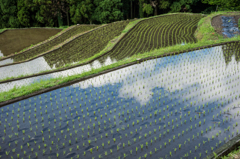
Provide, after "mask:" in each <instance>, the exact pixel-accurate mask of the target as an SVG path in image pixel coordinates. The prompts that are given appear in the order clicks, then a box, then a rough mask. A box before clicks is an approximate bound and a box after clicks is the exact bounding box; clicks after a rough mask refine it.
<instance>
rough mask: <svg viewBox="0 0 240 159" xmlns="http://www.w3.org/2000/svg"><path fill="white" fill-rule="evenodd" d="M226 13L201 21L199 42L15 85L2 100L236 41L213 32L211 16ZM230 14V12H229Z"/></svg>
mask: <svg viewBox="0 0 240 159" xmlns="http://www.w3.org/2000/svg"><path fill="white" fill-rule="evenodd" d="M224 13H226V12H225V11H221V12H216V13H212V14H210V15H209V16H207V17H204V18H202V19H201V20H200V21H199V23H198V29H197V32H196V33H195V36H196V37H197V39H199V41H198V42H197V43H191V44H186V45H175V46H168V47H165V48H160V49H155V50H151V51H149V52H145V53H144V54H137V55H133V56H131V57H129V58H128V59H127V60H120V61H118V62H116V63H114V64H111V65H108V66H103V67H102V68H98V69H92V70H91V71H89V72H84V73H82V74H81V75H73V76H69V77H59V78H54V79H49V80H45V81H41V82H39V83H33V84H31V85H28V86H22V87H20V88H16V87H15V88H13V89H12V90H9V91H7V92H1V93H0V102H3V101H6V100H10V99H13V98H16V97H20V96H24V95H28V94H30V93H33V92H36V91H39V90H41V89H44V88H49V87H52V86H55V85H59V84H63V83H66V82H69V81H72V80H75V79H80V78H82V77H85V76H88V75H93V74H96V73H99V72H102V71H104V70H108V69H111V68H114V67H117V66H121V65H124V64H127V63H130V62H133V61H137V59H139V58H146V57H149V56H157V55H163V54H165V53H169V52H180V51H182V50H187V49H194V48H196V47H200V46H205V45H212V44H218V43H222V42H229V41H233V40H236V41H238V40H240V36H238V37H233V38H226V39H224V38H223V37H222V36H221V35H217V34H214V35H213V34H211V33H213V32H214V29H213V27H212V26H211V23H210V19H211V17H213V16H215V15H217V14H224ZM170 14H176V13H170ZM184 14H191V13H184ZM165 15H166V14H165ZM228 15H229V13H228ZM100 54H101V53H99V54H96V55H94V56H93V57H91V58H88V59H86V60H84V61H87V60H90V59H93V58H95V57H97V56H99V55H100Z"/></svg>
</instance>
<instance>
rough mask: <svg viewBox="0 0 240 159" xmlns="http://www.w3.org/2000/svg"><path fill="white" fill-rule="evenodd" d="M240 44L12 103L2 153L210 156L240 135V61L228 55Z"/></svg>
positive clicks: (4, 113)
mask: <svg viewBox="0 0 240 159" xmlns="http://www.w3.org/2000/svg"><path fill="white" fill-rule="evenodd" d="M239 46H240V43H239V42H238V43H235V44H232V45H230V46H222V47H221V46H218V47H213V48H208V49H205V50H198V51H193V52H187V53H184V54H179V55H175V56H168V57H164V58H158V59H154V60H149V61H146V62H142V63H140V64H136V65H132V66H130V67H126V68H123V69H120V70H117V71H113V72H110V73H107V74H105V75H101V76H98V77H95V78H92V79H89V80H85V81H83V82H79V83H76V84H73V85H71V86H68V87H64V88H61V89H57V90H54V91H51V92H47V93H43V94H41V95H38V96H34V97H31V98H29V99H26V100H22V101H19V102H16V103H13V104H10V105H7V106H5V107H3V108H2V109H1V119H0V121H1V128H2V131H1V140H2V143H4V144H2V145H1V150H2V153H1V155H2V157H3V158H6V157H7V156H14V157H17V156H18V155H19V156H20V158H22V157H23V158H24V156H26V157H28V156H29V155H30V158H35V157H36V156H37V157H38V158H46V157H51V158H57V157H58V158H71V157H72V158H73V157H74V158H75V157H76V158H111V159H112V158H140V157H141V158H166V157H167V158H184V157H186V156H188V157H189V158H202V157H204V156H206V155H207V154H209V153H211V152H212V151H214V150H215V149H217V148H218V147H219V146H221V145H222V144H223V143H225V142H227V141H228V140H229V139H231V138H233V137H234V136H235V135H237V134H238V133H239V132H238V130H239V125H238V121H239V110H240V108H239V104H240V103H239V101H238V99H239V97H240V92H239V90H238V87H239V75H240V73H239V64H238V63H237V62H236V61H235V60H234V59H232V60H231V62H229V63H228V65H226V63H225V58H224V55H225V56H226V55H227V56H231V52H232V51H233V50H234V51H239ZM226 50H228V51H226ZM230 50H232V51H230ZM238 56H239V55H238ZM216 61H218V62H216ZM5 152H6V153H5ZM9 153H10V154H9Z"/></svg>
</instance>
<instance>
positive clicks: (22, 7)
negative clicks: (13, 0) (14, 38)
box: [17, 0, 31, 27]
mask: <svg viewBox="0 0 240 159" xmlns="http://www.w3.org/2000/svg"><path fill="white" fill-rule="evenodd" d="M17 9H18V12H17V18H18V20H19V22H20V24H21V25H23V26H25V27H30V26H31V25H30V20H31V16H30V13H29V10H30V9H29V7H28V6H27V5H26V4H25V2H24V0H18V1H17Z"/></svg>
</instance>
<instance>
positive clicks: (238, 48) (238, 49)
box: [222, 42, 240, 65]
mask: <svg viewBox="0 0 240 159" xmlns="http://www.w3.org/2000/svg"><path fill="white" fill-rule="evenodd" d="M222 50H223V57H224V60H225V63H226V65H228V64H229V62H231V60H232V56H233V55H234V56H235V60H236V62H237V63H238V62H239V61H240V57H239V56H240V43H236V42H235V43H228V44H226V45H223V46H222Z"/></svg>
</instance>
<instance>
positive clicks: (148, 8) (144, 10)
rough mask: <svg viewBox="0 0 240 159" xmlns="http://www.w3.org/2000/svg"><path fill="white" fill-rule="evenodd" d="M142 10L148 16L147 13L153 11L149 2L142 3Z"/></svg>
mask: <svg viewBox="0 0 240 159" xmlns="http://www.w3.org/2000/svg"><path fill="white" fill-rule="evenodd" d="M143 12H146V13H147V15H148V16H149V14H152V13H153V8H152V6H151V5H150V4H146V3H143Z"/></svg>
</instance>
